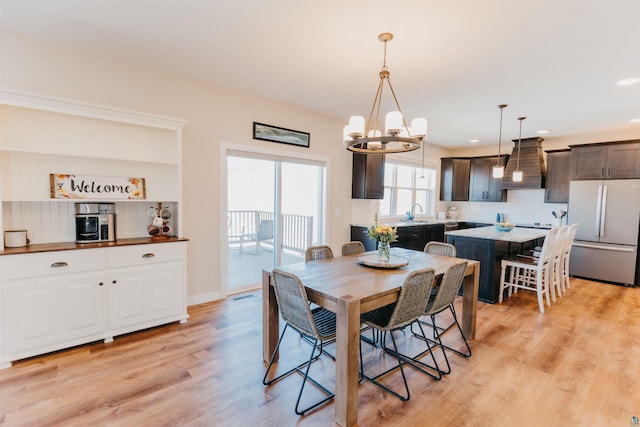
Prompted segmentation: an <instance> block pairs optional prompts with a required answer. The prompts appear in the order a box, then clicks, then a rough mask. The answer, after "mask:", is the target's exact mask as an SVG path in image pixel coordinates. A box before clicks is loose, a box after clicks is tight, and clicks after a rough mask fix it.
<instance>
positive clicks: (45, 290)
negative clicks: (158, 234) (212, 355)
mask: <svg viewBox="0 0 640 427" xmlns="http://www.w3.org/2000/svg"><path fill="white" fill-rule="evenodd" d="M185 259H186V242H185V241H174V242H166V243H152V244H139V245H129V246H115V247H108V248H97V249H79V250H64V251H52V252H41V253H32V254H18V255H5V256H2V257H0V272H1V274H2V276H1V278H0V279H1V280H0V366H9V364H10V362H11V361H13V360H18V359H22V358H25V357H31V356H35V355H38V354H43V353H47V352H50V351H54V350H59V349H62V348H66V347H70V346H74V345H79V344H83V343H87V342H91V341H97V340H105V342H108V341H111V340H112V337H114V336H116V335H121V334H124V333H128V332H133V331H136V330H140V329H144V328H148V327H151V326H157V325H161V324H164V323H169V322H173V321H185V320H186V319H187V318H188V314H187V309H186V281H185Z"/></svg>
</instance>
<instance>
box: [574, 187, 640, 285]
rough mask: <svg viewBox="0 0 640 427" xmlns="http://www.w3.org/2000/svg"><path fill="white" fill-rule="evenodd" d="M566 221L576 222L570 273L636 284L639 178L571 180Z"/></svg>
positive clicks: (639, 213)
mask: <svg viewBox="0 0 640 427" xmlns="http://www.w3.org/2000/svg"><path fill="white" fill-rule="evenodd" d="M568 221H569V223H570V224H574V223H578V224H579V226H578V230H577V232H576V236H575V241H574V244H573V247H572V249H571V259H570V263H569V270H570V271H569V272H570V274H572V275H575V276H580V277H586V278H590V279H595V280H602V281H607V282H613V283H619V284H624V285H629V286H635V285H638V280H637V278H636V274H637V272H636V270H637V269H638V229H639V224H640V179H619V180H598V181H571V184H570V187H569V208H568Z"/></svg>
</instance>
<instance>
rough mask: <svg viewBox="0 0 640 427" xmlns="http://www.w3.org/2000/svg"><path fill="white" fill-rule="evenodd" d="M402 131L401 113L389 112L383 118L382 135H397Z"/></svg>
mask: <svg viewBox="0 0 640 427" xmlns="http://www.w3.org/2000/svg"><path fill="white" fill-rule="evenodd" d="M401 130H402V113H401V112H400V111H389V112H388V113H387V114H386V116H385V117H384V133H385V134H387V135H397V134H399V133H400V131H401Z"/></svg>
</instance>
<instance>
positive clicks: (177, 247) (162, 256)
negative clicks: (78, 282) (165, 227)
mask: <svg viewBox="0 0 640 427" xmlns="http://www.w3.org/2000/svg"><path fill="white" fill-rule="evenodd" d="M184 247H185V245H184V244H183V243H153V244H149V245H133V246H123V247H119V248H110V249H109V261H108V266H109V268H113V267H127V266H132V265H145V264H157V263H161V262H167V261H179V260H182V259H183V258H184Z"/></svg>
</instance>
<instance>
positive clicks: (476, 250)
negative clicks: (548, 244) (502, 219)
mask: <svg viewBox="0 0 640 427" xmlns="http://www.w3.org/2000/svg"><path fill="white" fill-rule="evenodd" d="M547 232H548V230H544V229H532V228H520V227H516V228H514V229H513V230H511V231H507V232H500V231H498V230H496V228H495V227H493V226H491V227H479V228H469V229H466V230H452V231H448V232H447V233H446V239H447V243H451V244H452V245H454V246H455V247H456V252H457V256H458V257H459V258H466V259H473V260H476V261H480V286H479V290H478V299H479V300H480V301H483V302H488V303H495V302H496V301H498V292H499V290H500V270H501V265H500V263H501V261H502V259H503V258H504V257H507V256H510V255H513V254H516V253H520V252H523V251H525V250H527V249H531V248H534V247H535V246H536V245H539V244H541V242H542V240H543V239H544V237H545V236H546V234H547Z"/></svg>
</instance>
